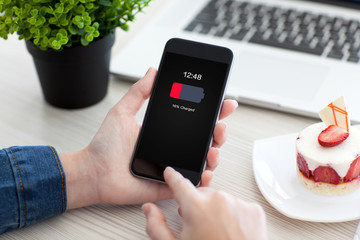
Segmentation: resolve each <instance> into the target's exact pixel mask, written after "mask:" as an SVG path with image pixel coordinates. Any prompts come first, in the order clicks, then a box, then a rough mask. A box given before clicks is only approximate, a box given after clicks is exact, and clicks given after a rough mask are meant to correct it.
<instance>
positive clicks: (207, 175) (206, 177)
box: [200, 170, 214, 187]
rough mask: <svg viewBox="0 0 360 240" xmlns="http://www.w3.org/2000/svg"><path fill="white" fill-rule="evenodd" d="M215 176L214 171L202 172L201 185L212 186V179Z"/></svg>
mask: <svg viewBox="0 0 360 240" xmlns="http://www.w3.org/2000/svg"><path fill="white" fill-rule="evenodd" d="M213 176H214V174H213V172H211V171H209V170H206V171H204V172H203V173H202V174H201V185H200V186H201V187H208V186H210V183H211V179H212V177H213Z"/></svg>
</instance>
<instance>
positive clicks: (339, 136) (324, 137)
mask: <svg viewBox="0 0 360 240" xmlns="http://www.w3.org/2000/svg"><path fill="white" fill-rule="evenodd" d="M348 137H349V133H348V132H347V131H346V130H345V129H343V128H341V127H337V126H334V125H330V126H329V127H328V128H326V129H325V130H323V131H322V132H321V133H320V134H319V137H318V141H319V144H320V145H321V146H323V147H333V146H336V145H339V144H340V143H342V142H343V141H344V140H345V139H347V138H348Z"/></svg>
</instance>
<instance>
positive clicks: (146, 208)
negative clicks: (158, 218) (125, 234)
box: [141, 203, 150, 217]
mask: <svg viewBox="0 0 360 240" xmlns="http://www.w3.org/2000/svg"><path fill="white" fill-rule="evenodd" d="M141 209H142V211H143V213H144V214H145V216H146V217H147V216H148V215H149V213H150V205H149V204H148V203H145V204H143V205H142V206H141Z"/></svg>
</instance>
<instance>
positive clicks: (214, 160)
mask: <svg viewBox="0 0 360 240" xmlns="http://www.w3.org/2000/svg"><path fill="white" fill-rule="evenodd" d="M219 155H220V152H219V149H217V148H214V147H212V148H210V149H209V151H208V154H207V162H206V168H205V169H206V170H210V171H214V170H215V169H216V167H217V166H218V165H219Z"/></svg>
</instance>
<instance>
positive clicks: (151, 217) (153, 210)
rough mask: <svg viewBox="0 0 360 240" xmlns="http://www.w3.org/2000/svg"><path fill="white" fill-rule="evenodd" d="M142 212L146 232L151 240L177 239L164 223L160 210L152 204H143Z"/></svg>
mask: <svg viewBox="0 0 360 240" xmlns="http://www.w3.org/2000/svg"><path fill="white" fill-rule="evenodd" d="M142 210H143V212H144V214H145V216H146V220H147V224H146V232H147V234H148V235H149V236H150V238H151V239H152V240H162V239H164V240H168V239H174V240H175V239H177V238H176V237H175V235H174V233H173V232H172V231H171V229H170V228H169V226H168V225H167V223H166V219H165V216H164V214H163V213H162V211H161V210H160V208H158V207H157V206H156V205H155V204H153V203H145V204H144V205H143V206H142Z"/></svg>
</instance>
